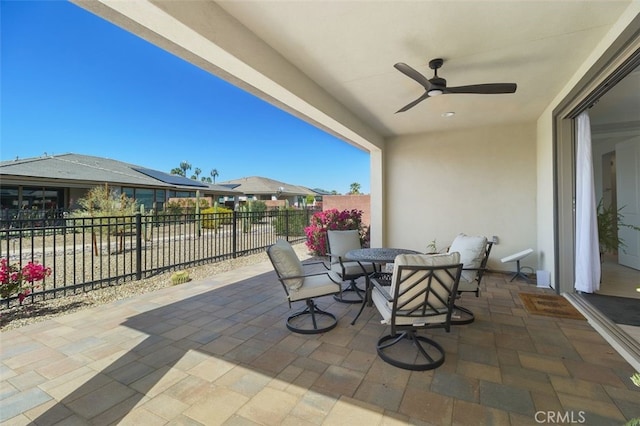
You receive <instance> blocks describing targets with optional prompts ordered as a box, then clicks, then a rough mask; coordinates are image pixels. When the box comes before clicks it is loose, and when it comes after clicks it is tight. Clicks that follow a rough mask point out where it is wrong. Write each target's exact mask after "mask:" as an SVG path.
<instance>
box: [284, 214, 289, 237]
mask: <svg viewBox="0 0 640 426" xmlns="http://www.w3.org/2000/svg"><path fill="white" fill-rule="evenodd" d="M284 234H285V235H286V236H287V241H289V209H285V211H284Z"/></svg>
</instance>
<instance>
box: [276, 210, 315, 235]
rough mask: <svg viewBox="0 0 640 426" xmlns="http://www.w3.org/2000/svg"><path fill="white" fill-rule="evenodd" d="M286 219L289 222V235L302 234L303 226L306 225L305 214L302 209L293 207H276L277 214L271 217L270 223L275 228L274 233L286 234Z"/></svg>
mask: <svg viewBox="0 0 640 426" xmlns="http://www.w3.org/2000/svg"><path fill="white" fill-rule="evenodd" d="M287 221H288V224H289V227H288V231H289V232H288V235H289V236H301V235H304V228H305V226H307V214H306V211H304V210H298V209H295V208H293V207H287V208H281V209H278V213H277V215H276V216H275V217H274V218H273V222H272V225H273V227H274V228H275V230H276V235H287Z"/></svg>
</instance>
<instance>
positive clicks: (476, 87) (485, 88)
mask: <svg viewBox="0 0 640 426" xmlns="http://www.w3.org/2000/svg"><path fill="white" fill-rule="evenodd" d="M516 88H517V85H516V84H515V83H489V84H472V85H470V86H458V87H447V88H445V89H444V90H443V91H444V93H477V94H483V95H497V94H500V93H515V91H516Z"/></svg>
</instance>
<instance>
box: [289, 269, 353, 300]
mask: <svg viewBox="0 0 640 426" xmlns="http://www.w3.org/2000/svg"><path fill="white" fill-rule="evenodd" d="M341 282H342V280H341V279H340V276H339V275H338V274H336V273H334V272H331V271H329V272H326V273H324V274H319V275H309V276H307V277H305V278H304V282H303V283H302V285H301V286H300V287H298V289H297V290H292V291H291V292H290V293H289V300H291V301H292V302H293V301H295V300H303V299H310V298H313V297H317V296H325V295H327V294H334V293H338V292H339V291H340V283H341Z"/></svg>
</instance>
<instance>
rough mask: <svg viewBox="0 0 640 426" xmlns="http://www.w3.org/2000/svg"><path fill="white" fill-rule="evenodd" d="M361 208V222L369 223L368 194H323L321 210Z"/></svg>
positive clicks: (369, 198)
mask: <svg viewBox="0 0 640 426" xmlns="http://www.w3.org/2000/svg"><path fill="white" fill-rule="evenodd" d="M331 209H338V210H340V211H342V210H353V209H356V210H362V224H363V225H365V226H369V225H370V224H371V197H370V196H369V195H324V196H323V197H322V210H331Z"/></svg>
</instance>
